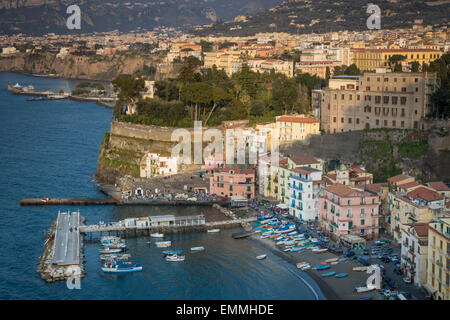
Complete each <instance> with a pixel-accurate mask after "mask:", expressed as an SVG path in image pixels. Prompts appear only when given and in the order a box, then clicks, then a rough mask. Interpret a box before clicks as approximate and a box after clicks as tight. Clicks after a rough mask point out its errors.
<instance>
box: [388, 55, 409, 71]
mask: <svg viewBox="0 0 450 320" xmlns="http://www.w3.org/2000/svg"><path fill="white" fill-rule="evenodd" d="M404 60H406V56H404V55H401V54H394V55H393V56H391V57H390V58H389V59H388V62H389V67H390V68H391V70H393V71H394V72H401V71H402V64H401V61H404Z"/></svg>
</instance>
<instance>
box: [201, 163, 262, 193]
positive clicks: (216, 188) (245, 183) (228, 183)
mask: <svg viewBox="0 0 450 320" xmlns="http://www.w3.org/2000/svg"><path fill="white" fill-rule="evenodd" d="M209 185H210V188H209V190H210V193H211V194H216V195H218V196H224V197H232V196H242V197H244V198H245V199H253V198H254V197H255V170H253V169H239V168H218V169H215V170H214V172H213V173H212V175H211V177H210V180H209Z"/></svg>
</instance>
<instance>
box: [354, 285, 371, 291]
mask: <svg viewBox="0 0 450 320" xmlns="http://www.w3.org/2000/svg"><path fill="white" fill-rule="evenodd" d="M372 290H375V287H367V286H362V287H356V288H355V291H356V292H369V291H372Z"/></svg>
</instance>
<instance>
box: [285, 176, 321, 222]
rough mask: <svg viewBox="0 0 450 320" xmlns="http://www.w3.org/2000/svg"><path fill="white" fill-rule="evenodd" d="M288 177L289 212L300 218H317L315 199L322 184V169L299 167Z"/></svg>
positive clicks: (310, 219)
mask: <svg viewBox="0 0 450 320" xmlns="http://www.w3.org/2000/svg"><path fill="white" fill-rule="evenodd" d="M291 172H292V174H291V176H290V177H289V214H290V215H292V216H294V217H297V218H299V219H300V220H309V221H312V220H317V219H318V217H319V215H318V210H317V200H318V198H319V192H320V190H321V188H322V187H323V185H324V181H323V180H322V171H320V170H317V169H314V168H310V167H300V168H293V169H291Z"/></svg>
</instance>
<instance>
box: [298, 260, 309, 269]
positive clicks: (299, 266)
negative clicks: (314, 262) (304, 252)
mask: <svg viewBox="0 0 450 320" xmlns="http://www.w3.org/2000/svg"><path fill="white" fill-rule="evenodd" d="M307 264H309V263H308V262H306V261H303V262H299V263H297V268H298V269H300V268H301V267H303V266H305V265H307Z"/></svg>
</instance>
